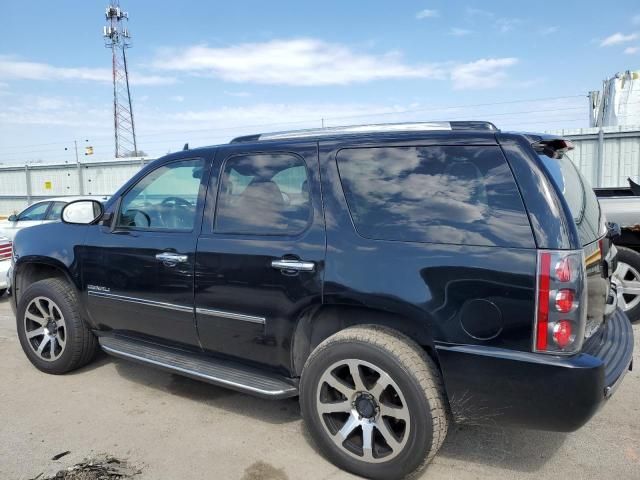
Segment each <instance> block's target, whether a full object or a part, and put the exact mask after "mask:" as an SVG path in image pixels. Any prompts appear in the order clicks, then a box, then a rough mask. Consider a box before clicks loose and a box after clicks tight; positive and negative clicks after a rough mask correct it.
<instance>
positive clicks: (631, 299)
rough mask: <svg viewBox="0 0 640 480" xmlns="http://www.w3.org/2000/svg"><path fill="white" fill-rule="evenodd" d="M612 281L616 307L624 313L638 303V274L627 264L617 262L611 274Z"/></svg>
mask: <svg viewBox="0 0 640 480" xmlns="http://www.w3.org/2000/svg"><path fill="white" fill-rule="evenodd" d="M613 281H614V282H615V283H616V289H617V292H618V306H619V307H620V308H622V310H624V311H625V312H628V311H629V310H631V309H632V308H634V307H636V306H637V305H638V304H639V303H640V272H638V270H636V269H635V268H633V267H632V266H631V265H629V264H628V263H624V262H620V261H619V262H618V267H617V268H616V271H615V272H613Z"/></svg>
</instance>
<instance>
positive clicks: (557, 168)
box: [540, 155, 604, 245]
mask: <svg viewBox="0 0 640 480" xmlns="http://www.w3.org/2000/svg"><path fill="white" fill-rule="evenodd" d="M540 158H541V159H542V163H544V165H545V167H546V168H547V171H548V172H549V173H550V174H551V177H552V178H553V180H554V182H555V183H556V185H557V186H558V188H559V189H560V191H561V192H562V194H563V195H564V198H565V200H566V201H567V204H568V205H569V210H571V215H572V216H573V221H574V222H575V223H576V227H578V235H579V236H580V241H581V242H582V245H587V244H589V243H591V242H595V241H596V240H597V239H598V238H599V237H600V235H601V234H600V230H601V220H600V204H599V203H598V199H597V197H596V194H595V192H594V191H593V189H592V188H591V185H589V182H587V180H586V179H585V178H584V177H583V176H582V174H581V173H580V172H579V171H578V169H577V168H576V167H575V166H574V165H573V162H572V161H571V159H570V158H569V157H568V156H566V155H564V156H563V157H562V158H561V159H559V160H558V159H553V158H550V157H547V156H546V155H540ZM603 233H604V232H603Z"/></svg>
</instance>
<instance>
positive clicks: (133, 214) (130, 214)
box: [124, 208, 151, 228]
mask: <svg viewBox="0 0 640 480" xmlns="http://www.w3.org/2000/svg"><path fill="white" fill-rule="evenodd" d="M124 216H125V217H126V218H127V219H129V224H128V225H127V227H142V226H144V227H147V228H149V227H150V226H151V217H150V216H149V215H148V214H147V213H145V212H143V211H142V210H138V209H135V208H132V209H129V210H127V211H126V212H124ZM138 216H141V217H142V218H144V219H145V221H146V222H147V224H146V225H138V222H136V219H137V218H138Z"/></svg>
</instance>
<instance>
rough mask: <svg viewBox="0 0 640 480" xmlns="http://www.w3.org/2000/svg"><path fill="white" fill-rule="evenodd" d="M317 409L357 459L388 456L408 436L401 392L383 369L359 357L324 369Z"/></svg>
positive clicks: (330, 430) (334, 435)
mask: <svg viewBox="0 0 640 480" xmlns="http://www.w3.org/2000/svg"><path fill="white" fill-rule="evenodd" d="M316 409H317V412H318V415H319V416H320V421H321V423H322V425H323V427H324V429H325V430H326V433H327V434H328V435H329V438H331V439H332V440H333V442H334V443H335V444H336V445H337V446H338V447H339V448H340V449H341V450H342V451H343V452H345V453H347V454H348V455H350V456H352V457H354V458H356V459H358V460H361V461H365V462H369V463H379V462H386V461H389V460H391V459H392V458H394V457H396V456H397V455H399V454H400V452H402V449H403V448H404V446H405V445H406V443H407V440H408V438H409V428H410V415H409V409H408V407H407V402H406V401H405V398H404V395H403V394H402V391H401V390H400V388H399V387H398V385H397V384H396V383H395V382H394V381H393V380H392V378H391V377H390V376H389V374H387V373H386V372H385V371H384V370H382V369H381V368H379V367H376V366H375V365H373V364H371V363H369V362H365V361H363V360H356V359H347V360H341V361H339V362H336V363H334V364H333V365H331V366H330V367H329V368H327V369H326V370H325V372H324V373H323V374H322V376H321V377H320V382H319V383H318V387H317V395H316Z"/></svg>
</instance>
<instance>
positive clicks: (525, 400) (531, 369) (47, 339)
mask: <svg viewBox="0 0 640 480" xmlns="http://www.w3.org/2000/svg"><path fill="white" fill-rule="evenodd" d="M570 148H571V144H570V142H568V141H565V140H563V139H561V138H557V137H550V136H545V135H531V134H513V133H503V132H500V131H499V130H497V129H496V128H495V127H494V126H493V125H492V124H490V123H485V122H446V123H418V124H400V125H371V126H359V127H344V128H329V129H319V130H308V131H296V132H283V133H274V134H261V135H252V136H247V137H240V138H237V139H235V140H233V141H232V142H230V143H229V144H226V145H219V146H214V147H207V148H198V149H192V150H189V149H186V150H184V151H182V152H179V153H175V154H171V155H167V156H166V157H163V158H161V159H158V160H156V161H155V162H153V163H151V164H150V165H148V166H146V167H145V168H144V169H143V170H141V171H140V172H139V173H138V174H137V175H136V176H135V177H134V178H132V179H131V180H130V181H129V182H128V183H127V184H126V185H124V186H123V187H122V188H121V189H120V190H119V191H118V192H117V193H116V194H115V195H113V196H112V197H111V199H110V200H109V201H108V202H107V203H106V204H105V205H104V206H103V205H102V204H100V203H99V202H95V201H88V200H85V201H79V202H75V203H70V204H69V205H67V206H66V207H65V209H64V211H63V222H64V223H54V224H48V225H42V226H38V227H34V228H29V229H26V230H23V231H21V232H19V233H18V235H17V238H16V242H15V255H14V265H13V270H12V273H11V285H12V288H11V289H12V295H13V299H12V302H11V303H12V305H13V307H14V310H15V312H16V319H17V329H18V335H19V338H20V343H21V345H22V348H23V349H24V352H25V354H26V355H27V357H28V358H29V360H30V361H31V362H32V363H33V364H34V365H35V366H36V367H37V368H39V369H40V370H42V371H44V372H48V373H53V374H61V373H65V372H68V371H70V370H73V369H75V368H78V367H80V366H82V365H85V364H86V363H87V362H89V361H90V360H91V359H92V358H93V357H94V355H95V353H96V350H97V349H98V348H99V347H102V349H103V350H105V351H106V352H108V353H110V354H113V355H116V356H119V357H124V358H128V359H131V360H134V361H138V362H142V363H146V364H149V365H152V366H156V367H160V368H163V369H166V370H168V371H170V372H174V373H179V374H183V375H187V376H189V377H192V378H195V379H199V380H203V381H206V382H211V383H214V384H217V385H223V386H226V387H229V388H232V389H236V390H240V391H242V392H247V393H251V394H254V395H258V396H262V397H265V398H275V399H277V398H283V397H293V396H299V397H300V405H301V409H302V414H303V416H304V419H305V422H306V424H307V426H308V429H309V431H310V432H311V435H312V437H313V439H314V440H315V441H316V442H317V445H318V446H319V448H320V450H321V451H322V452H324V454H325V455H326V456H327V457H328V458H330V459H331V460H332V461H333V462H335V463H336V464H337V465H339V466H340V467H342V468H344V469H346V470H349V471H351V472H355V473H357V474H359V475H363V476H366V477H371V478H397V477H402V476H404V475H407V474H410V473H412V472H415V471H417V470H418V469H420V468H421V467H422V466H424V465H425V464H426V463H427V462H428V461H429V460H430V459H431V458H432V457H433V455H434V454H435V453H436V452H437V450H438V448H439V447H440V445H441V444H442V442H443V440H444V438H445V435H446V433H447V428H448V426H449V424H450V422H451V421H459V422H472V423H487V424H491V425H515V426H523V427H530V428H538V429H548V430H557V431H571V430H575V429H577V428H579V427H580V426H581V425H583V424H584V423H585V422H586V421H587V420H588V419H589V418H590V417H591V416H592V415H593V414H594V413H595V412H596V411H597V410H598V408H599V407H600V406H601V405H602V404H603V403H604V402H605V400H606V399H607V398H608V397H610V396H611V394H612V393H613V391H614V390H615V389H616V387H617V386H618V385H619V383H620V381H621V379H622V378H623V376H624V373H625V372H626V371H627V370H629V369H630V367H631V361H632V348H633V333H632V330H631V326H630V323H629V321H628V319H627V317H626V316H625V315H624V313H622V312H621V311H620V310H618V309H616V295H615V292H614V291H613V290H612V286H611V283H610V281H609V279H610V276H611V273H612V272H613V271H614V269H615V261H616V260H615V257H616V254H615V247H614V246H612V243H611V237H612V236H613V232H615V228H614V226H611V225H610V226H609V228H608V227H607V224H606V223H605V221H604V218H603V216H602V214H601V213H600V208H599V205H598V201H597V199H596V197H595V195H594V193H593V191H592V190H591V188H590V187H589V186H588V185H587V183H586V182H585V180H584V179H583V178H582V176H581V175H580V174H579V173H578V171H577V170H576V169H575V167H574V166H573V164H572V163H571V161H570V160H569V159H568V158H567V157H566V155H565V153H566V151H567V150H569V149H570Z"/></svg>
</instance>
